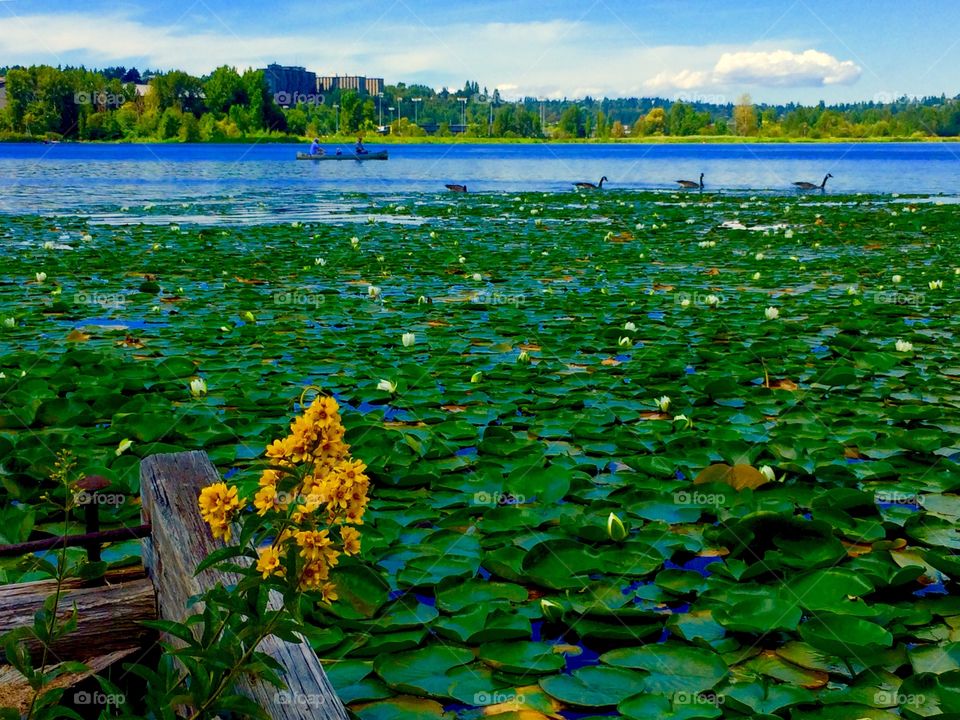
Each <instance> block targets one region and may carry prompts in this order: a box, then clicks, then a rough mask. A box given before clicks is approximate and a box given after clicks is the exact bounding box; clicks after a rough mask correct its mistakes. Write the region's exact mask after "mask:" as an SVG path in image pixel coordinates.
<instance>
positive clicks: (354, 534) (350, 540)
mask: <svg viewBox="0 0 960 720" xmlns="http://www.w3.org/2000/svg"><path fill="white" fill-rule="evenodd" d="M340 537H341V538H342V539H343V552H344V554H345V555H356V554H357V553H358V552H360V531H359V530H357V529H356V528H352V527H344V528H342V529H341V530H340Z"/></svg>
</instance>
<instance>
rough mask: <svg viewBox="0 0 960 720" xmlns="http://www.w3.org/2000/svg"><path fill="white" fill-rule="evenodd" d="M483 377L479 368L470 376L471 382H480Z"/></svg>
mask: <svg viewBox="0 0 960 720" xmlns="http://www.w3.org/2000/svg"><path fill="white" fill-rule="evenodd" d="M482 377H483V373H482V372H480V371H479V370H477V371H476V372H475V373H474V374H473V375H471V376H470V382H472V383H478V382H480V379H481V378H482Z"/></svg>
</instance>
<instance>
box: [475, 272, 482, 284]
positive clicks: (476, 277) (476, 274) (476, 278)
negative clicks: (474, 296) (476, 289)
mask: <svg viewBox="0 0 960 720" xmlns="http://www.w3.org/2000/svg"><path fill="white" fill-rule="evenodd" d="M473 279H474V280H476V281H477V282H480V281H481V280H483V275H481V274H480V273H474V274H473Z"/></svg>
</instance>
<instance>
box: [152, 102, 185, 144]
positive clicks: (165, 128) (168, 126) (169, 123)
mask: <svg viewBox="0 0 960 720" xmlns="http://www.w3.org/2000/svg"><path fill="white" fill-rule="evenodd" d="M182 120H183V113H182V112H180V110H179V109H178V108H175V107H168V108H167V109H166V110H164V111H163V115H161V116H160V122H159V123H158V124H157V137H158V138H160V139H161V140H172V139H173V138H175V137H177V135H178V134H179V133H180V124H181V122H182Z"/></svg>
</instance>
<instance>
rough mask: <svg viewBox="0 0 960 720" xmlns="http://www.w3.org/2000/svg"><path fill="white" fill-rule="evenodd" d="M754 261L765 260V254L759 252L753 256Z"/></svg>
mask: <svg viewBox="0 0 960 720" xmlns="http://www.w3.org/2000/svg"><path fill="white" fill-rule="evenodd" d="M753 259H754V260H763V253H762V252H758V253H757V254H756V255H754V256H753Z"/></svg>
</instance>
